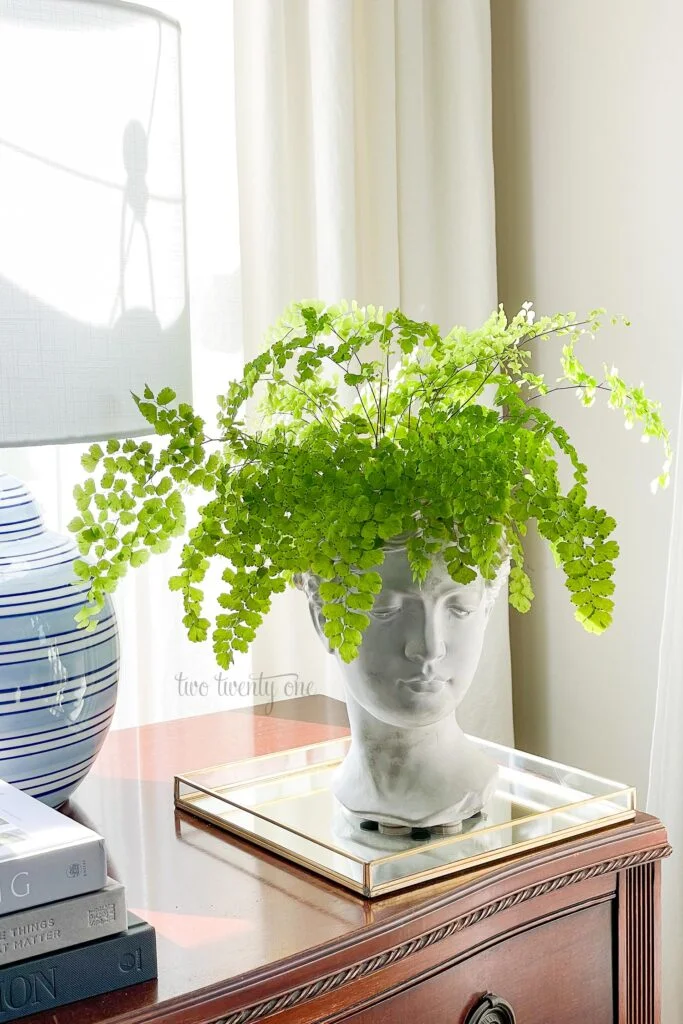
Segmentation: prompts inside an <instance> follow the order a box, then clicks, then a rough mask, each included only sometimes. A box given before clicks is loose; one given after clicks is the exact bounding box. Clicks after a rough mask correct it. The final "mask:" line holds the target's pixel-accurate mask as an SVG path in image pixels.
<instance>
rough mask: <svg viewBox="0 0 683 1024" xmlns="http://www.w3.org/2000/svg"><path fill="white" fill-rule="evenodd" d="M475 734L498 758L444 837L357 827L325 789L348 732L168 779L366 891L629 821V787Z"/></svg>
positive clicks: (254, 835) (209, 810) (185, 794)
mask: <svg viewBox="0 0 683 1024" xmlns="http://www.w3.org/2000/svg"><path fill="white" fill-rule="evenodd" d="M471 738H472V739H473V742H474V743H476V744H477V746H479V747H480V749H481V750H482V751H483V752H485V753H486V754H488V756H489V757H491V758H492V759H493V760H495V761H496V762H497V764H498V766H499V770H498V785H497V788H496V791H495V793H494V795H493V796H492V797H491V798H490V800H489V801H488V803H487V804H486V806H485V808H484V810H483V812H482V814H480V815H476V816H475V817H474V818H470V819H469V820H468V821H466V822H464V823H463V826H462V831H461V832H459V833H458V834H456V835H453V836H448V837H447V838H438V839H434V838H430V839H427V840H416V839H413V838H410V837H405V836H401V837H396V836H385V835H382V834H380V833H379V832H362V831H360V829H359V828H358V823H357V822H353V821H351V820H350V819H349V817H348V815H347V814H346V813H345V812H344V811H343V810H342V808H341V806H340V805H339V803H338V802H337V800H336V799H335V797H334V796H333V795H332V792H331V791H330V780H331V778H332V776H333V774H334V771H335V769H336V768H337V766H338V765H339V764H340V762H341V761H342V760H343V759H344V757H345V756H346V752H347V750H348V748H349V744H350V742H351V740H350V737H344V738H343V739H336V740H330V741H326V742H323V743H315V744H312V745H310V746H305V747H297V748H296V749H294V750H287V751H283V752H280V753H276V754H267V755H265V756H262V757H252V758H248V759H246V760H244V761H235V762H233V763H232V764H225V765H220V766H218V767H214V768H206V769H202V770H200V771H195V772H191V773H189V774H185V775H177V776H176V778H175V805H176V807H178V808H180V809H182V810H184V811H187V812H189V813H190V814H194V815H196V816H197V817H199V818H202V819H204V820H206V821H209V822H211V823H212V824H213V825H217V826H218V827H219V828H222V829H224V830H225V831H227V832H230V833H232V834H234V835H236V836H239V837H240V838H241V839H246V840H248V841H250V842H252V843H256V844H257V845H258V846H261V847H263V848H264V849H266V850H269V851H270V852H271V853H276V854H278V855H280V856H282V857H285V858H287V860H290V861H293V862H294V863H296V864H298V865H299V866H302V867H305V868H308V869H309V870H310V871H314V872H316V873H317V874H319V875H323V876H324V877H325V878H329V879H332V880H333V881H335V882H338V883H339V884H341V885H343V886H345V887H346V888H348V889H351V890H353V891H354V892H357V893H361V894H362V895H364V896H380V895H384V894H386V893H389V892H394V891H396V890H398V889H404V888H407V887H408V886H411V885H415V884H417V883H419V882H424V881H428V880H433V879H436V878H443V877H445V876H447V875H452V874H455V873H457V872H461V871H469V870H471V869H472V868H474V867H478V866H480V865H483V864H488V863H491V862H492V861H496V860H503V859H505V858H509V857H511V856H514V855H516V854H519V853H523V852H528V851H530V850H535V849H538V848H539V847H541V846H545V845H547V844H549V843H554V842H557V841H558V840H561V839H565V838H567V837H569V836H576V835H581V834H583V833H586V832H592V831H595V830H597V829H601V828H604V827H606V826H608V825H614V824H616V823H618V822H622V821H628V820H629V819H631V818H633V817H634V814H635V790H634V789H633V788H631V787H629V786H624V785H621V784H620V783H618V782H610V781H609V780H608V779H602V778H599V777H598V776H596V775H591V774H589V773H588V772H584V771H580V770H579V769H576V768H568V767H566V766H565V765H562V764H557V763H556V762H553V761H547V760H545V759H544V758H541V757H534V756H533V755H531V754H524V753H521V752H520V751H518V750H512V749H510V748H508V747H502V746H499V745H498V744H495V743H488V742H486V741H485V740H480V739H474V738H473V737H471Z"/></svg>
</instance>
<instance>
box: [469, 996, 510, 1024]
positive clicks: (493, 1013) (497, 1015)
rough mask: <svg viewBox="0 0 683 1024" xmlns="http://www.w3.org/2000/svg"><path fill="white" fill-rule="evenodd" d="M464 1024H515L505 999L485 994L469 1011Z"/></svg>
mask: <svg viewBox="0 0 683 1024" xmlns="http://www.w3.org/2000/svg"><path fill="white" fill-rule="evenodd" d="M465 1024H516V1018H515V1014H514V1011H513V1009H512V1007H511V1006H510V1004H509V1003H508V1002H506V1000H505V999H501V998H500V996H494V995H492V994H491V993H490V992H487V993H486V995H485V996H484V997H483V998H482V999H480V1000H479V1002H478V1003H477V1005H476V1006H475V1007H474V1009H473V1010H471V1011H470V1013H469V1015H468V1017H467V1020H466V1021H465Z"/></svg>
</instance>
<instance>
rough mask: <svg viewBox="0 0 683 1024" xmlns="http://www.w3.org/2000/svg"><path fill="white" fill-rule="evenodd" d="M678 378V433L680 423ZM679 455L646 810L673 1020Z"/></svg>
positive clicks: (665, 1004) (680, 885) (678, 810)
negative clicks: (658, 857) (666, 849)
mask: <svg viewBox="0 0 683 1024" xmlns="http://www.w3.org/2000/svg"><path fill="white" fill-rule="evenodd" d="M682 417H683V382H682V385H681V406H680V410H679V414H678V437H679V438H680V436H681V425H682V424H683V418H682ZM682 472H683V457H681V453H680V447H679V448H678V452H677V455H676V460H675V466H674V472H673V480H674V501H673V506H674V507H673V519H672V524H671V540H670V542H669V564H668V570H667V580H666V596H665V599H664V615H663V620H662V634H661V642H660V648H659V670H658V675H657V701H656V705H655V720H654V727H653V732H652V750H651V753H650V780H649V789H648V795H647V805H646V806H647V809H648V811H649V812H650V813H651V814H654V815H656V816H657V817H658V818H660V819H661V820H662V821H663V822H664V824H665V825H666V830H667V833H668V836H669V842H670V843H671V845H672V846H673V851H674V852H673V855H672V856H671V857H670V858H669V859H668V860H666V861H664V863H663V865H662V894H663V899H662V1021H663V1022H664V1024H677V1022H678V1021H679V1020H680V1015H681V1014H680V1008H681V1006H682V1005H683V976H682V975H681V970H680V958H681V950H683V802H682V801H681V785H682V784H683V743H682V742H681V724H682V723H683V632H681V623H682V622H683V482H682V481H681V473H682Z"/></svg>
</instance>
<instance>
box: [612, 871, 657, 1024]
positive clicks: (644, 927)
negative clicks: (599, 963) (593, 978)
mask: <svg viewBox="0 0 683 1024" xmlns="http://www.w3.org/2000/svg"><path fill="white" fill-rule="evenodd" d="M659 870H660V869H659V865H658V864H655V863H654V862H650V863H644V864H640V865H638V866H637V867H634V868H633V869H632V870H631V871H624V873H623V874H622V875H620V876H619V979H620V984H619V1024H635V1022H638V1024H658V1022H659V1020H660V1015H661V1007H660V978H659V973H660V964H659V948H660V944H659V897H660V893H659V885H660V875H659Z"/></svg>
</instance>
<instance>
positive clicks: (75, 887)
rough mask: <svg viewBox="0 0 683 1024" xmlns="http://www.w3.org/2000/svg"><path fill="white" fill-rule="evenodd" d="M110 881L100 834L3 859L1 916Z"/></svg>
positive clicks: (0, 890)
mask: <svg viewBox="0 0 683 1024" xmlns="http://www.w3.org/2000/svg"><path fill="white" fill-rule="evenodd" d="M106 882H107V858H106V854H105V850H104V840H103V839H100V838H99V837H96V838H93V839H92V840H88V841H87V842H84V843H78V844H76V845H74V846H65V847H58V848H57V849H54V850H46V851H45V852H44V853H34V854H33V855H31V856H28V857H20V856H19V857H13V858H12V859H11V860H5V861H0V915H4V914H11V913H14V912H15V911H17V910H27V909H28V908H29V907H39V906H42V905H43V903H54V902H55V901H56V900H64V899H68V898H69V897H71V896H80V895H81V894H82V893H86V892H94V891H95V890H96V889H103V888H104V886H105V885H106Z"/></svg>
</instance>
